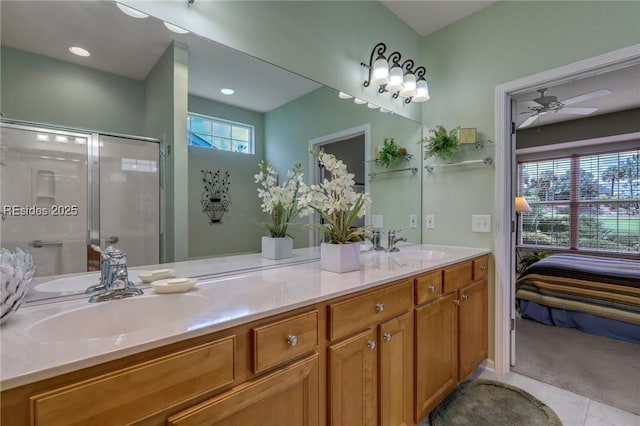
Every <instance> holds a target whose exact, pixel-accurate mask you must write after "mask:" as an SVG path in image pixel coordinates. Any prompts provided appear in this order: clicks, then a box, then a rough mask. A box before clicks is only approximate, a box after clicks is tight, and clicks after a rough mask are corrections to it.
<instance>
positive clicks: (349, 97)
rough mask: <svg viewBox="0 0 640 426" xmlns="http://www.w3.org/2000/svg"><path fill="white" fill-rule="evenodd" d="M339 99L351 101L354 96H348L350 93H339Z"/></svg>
mask: <svg viewBox="0 0 640 426" xmlns="http://www.w3.org/2000/svg"><path fill="white" fill-rule="evenodd" d="M338 97H339V98H340V99H351V98H353V96H351V95H350V94H348V93H344V92H340V93H338Z"/></svg>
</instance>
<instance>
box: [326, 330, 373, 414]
mask: <svg viewBox="0 0 640 426" xmlns="http://www.w3.org/2000/svg"><path fill="white" fill-rule="evenodd" d="M376 346H377V344H376V341H375V333H374V331H373V330H366V331H363V332H362V333H360V334H357V335H355V336H353V337H350V338H348V339H345V340H343V341H341V342H339V343H336V344H335V345H331V346H330V347H329V350H328V352H329V422H330V424H331V425H332V426H358V425H362V426H369V425H375V424H376V423H377V420H376V403H377V401H376V360H377V356H376V354H377V351H376Z"/></svg>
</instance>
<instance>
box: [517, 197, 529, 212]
mask: <svg viewBox="0 0 640 426" xmlns="http://www.w3.org/2000/svg"><path fill="white" fill-rule="evenodd" d="M514 203H515V209H516V212H518V213H520V212H530V211H531V207H530V206H529V203H527V200H525V198H524V197H523V196H518V197H516V198H515V200H514Z"/></svg>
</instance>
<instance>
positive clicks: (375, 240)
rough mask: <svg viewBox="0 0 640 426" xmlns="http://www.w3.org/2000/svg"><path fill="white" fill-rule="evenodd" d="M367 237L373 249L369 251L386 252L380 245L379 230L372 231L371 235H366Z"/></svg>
mask: <svg viewBox="0 0 640 426" xmlns="http://www.w3.org/2000/svg"><path fill="white" fill-rule="evenodd" d="M365 237H366V238H367V239H368V240H369V241H371V244H372V246H371V248H370V249H369V251H371V250H373V251H380V250H384V247H382V246H381V245H380V240H381V238H380V231H379V230H377V229H376V230H374V231H371V235H368V234H365Z"/></svg>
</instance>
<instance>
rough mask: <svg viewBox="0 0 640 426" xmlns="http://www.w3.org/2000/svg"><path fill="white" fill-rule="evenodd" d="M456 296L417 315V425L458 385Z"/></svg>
mask: <svg viewBox="0 0 640 426" xmlns="http://www.w3.org/2000/svg"><path fill="white" fill-rule="evenodd" d="M457 294H458V293H457V292H454V293H449V294H448V295H445V296H442V297H441V298H439V299H437V300H435V301H433V302H431V303H429V304H427V305H424V306H421V307H419V308H417V309H416V312H415V335H416V341H415V345H416V346H415V347H416V355H415V368H416V395H415V397H416V404H415V411H416V417H415V421H416V423H418V422H419V421H420V420H421V419H422V418H423V417H424V416H426V415H427V414H429V412H430V411H431V410H433V409H434V408H435V407H436V406H437V405H438V404H439V403H440V401H442V400H443V399H444V398H445V397H446V396H447V395H448V394H449V392H451V391H452V390H453V389H455V387H456V385H457V383H458V368H457V367H458V308H457V306H456V302H457V299H456V297H457Z"/></svg>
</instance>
